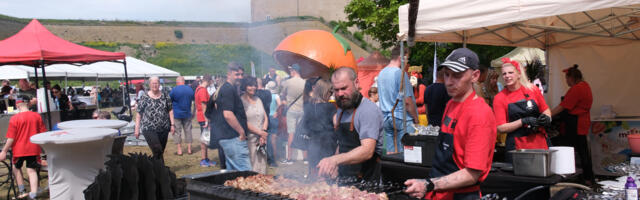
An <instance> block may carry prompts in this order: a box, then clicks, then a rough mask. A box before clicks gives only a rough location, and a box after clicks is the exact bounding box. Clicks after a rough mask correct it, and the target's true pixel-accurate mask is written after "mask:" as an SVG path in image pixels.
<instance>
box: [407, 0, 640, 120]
mask: <svg viewBox="0 0 640 200" xmlns="http://www.w3.org/2000/svg"><path fill="white" fill-rule="evenodd" d="M408 10H409V5H408V4H407V5H403V6H401V7H400V8H399V10H398V13H399V25H400V33H399V35H400V36H401V37H402V38H403V39H406V37H407V35H408V29H409V22H408ZM639 18H640V0H597V1H594V0H565V1H551V0H528V1H510V0H478V1H465V0H450V1H437V0H422V1H420V2H419V7H418V14H417V19H416V24H415V40H416V41H423V42H456V43H465V44H466V43H473V44H483V45H496V46H523V47H536V48H541V49H544V50H545V51H546V60H547V64H548V66H549V67H550V71H549V77H550V80H549V84H550V90H549V94H547V95H546V99H547V103H548V104H549V105H550V106H555V105H558V104H559V103H560V97H561V96H562V95H564V93H565V92H566V90H567V89H568V87H567V85H566V84H565V80H564V74H563V73H562V70H563V69H564V68H567V67H570V66H572V65H573V64H579V65H580V67H579V69H580V70H581V71H582V72H583V74H584V76H585V79H586V81H587V82H588V83H589V84H590V85H591V88H592V91H593V93H594V103H593V106H592V109H591V113H592V115H591V116H598V115H599V113H600V107H601V106H602V105H615V106H614V109H615V111H616V112H618V115H638V114H640V107H638V106H634V105H635V102H637V100H638V99H640V92H638V89H637V87H636V86H635V85H636V84H637V83H636V82H637V80H640V79H639V78H637V74H640V67H636V66H640V56H637V54H638V52H640V42H639V41H640V20H639ZM612 86H614V87H615V89H614V88H613V87H612Z"/></svg>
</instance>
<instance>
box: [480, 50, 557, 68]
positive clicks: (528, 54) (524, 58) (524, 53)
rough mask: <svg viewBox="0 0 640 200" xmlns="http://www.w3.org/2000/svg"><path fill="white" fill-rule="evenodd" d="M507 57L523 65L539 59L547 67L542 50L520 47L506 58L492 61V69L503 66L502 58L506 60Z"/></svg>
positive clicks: (506, 55)
mask: <svg viewBox="0 0 640 200" xmlns="http://www.w3.org/2000/svg"><path fill="white" fill-rule="evenodd" d="M505 57H506V58H511V60H515V61H518V62H519V63H520V64H522V65H524V64H525V63H527V62H530V61H532V60H534V59H539V60H540V62H542V64H543V65H546V62H545V61H546V60H545V56H544V51H543V50H542V49H538V48H527V47H518V48H515V49H513V50H512V51H511V52H509V53H507V54H505V55H504V56H502V57H500V58H496V59H494V60H492V61H491V67H500V66H502V58H505Z"/></svg>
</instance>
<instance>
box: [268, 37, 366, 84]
mask: <svg viewBox="0 0 640 200" xmlns="http://www.w3.org/2000/svg"><path fill="white" fill-rule="evenodd" d="M273 58H274V59H275V60H276V62H278V64H280V66H281V67H283V68H285V69H286V70H288V69H287V67H288V66H291V65H293V64H298V65H300V67H301V69H300V75H301V76H302V78H309V77H313V76H322V77H327V76H328V75H329V72H330V71H331V70H332V69H335V68H339V67H351V68H353V69H356V68H357V67H356V60H355V58H354V57H353V53H352V52H351V48H350V47H349V45H348V43H347V42H346V41H344V39H342V38H341V37H339V36H337V35H335V34H332V33H329V32H327V31H322V30H304V31H299V32H296V33H294V34H292V35H290V36H288V37H287V38H285V39H284V40H282V42H280V44H278V46H277V47H276V49H275V50H274V52H273Z"/></svg>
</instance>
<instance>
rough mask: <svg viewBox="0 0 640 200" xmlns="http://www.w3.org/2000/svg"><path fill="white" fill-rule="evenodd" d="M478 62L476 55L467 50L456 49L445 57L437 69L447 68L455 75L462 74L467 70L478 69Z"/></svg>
mask: <svg viewBox="0 0 640 200" xmlns="http://www.w3.org/2000/svg"><path fill="white" fill-rule="evenodd" d="M479 62H480V60H479V59H478V54H476V53H475V52H473V51H471V50H470V49H467V48H458V49H455V50H453V52H451V54H449V56H447V58H446V59H445V61H444V62H443V63H442V64H440V66H439V67H438V69H441V68H442V67H447V68H449V69H451V70H452V71H453V72H456V73H457V72H463V71H465V70H467V69H474V70H476V69H479V68H480V67H479V65H478V63H479Z"/></svg>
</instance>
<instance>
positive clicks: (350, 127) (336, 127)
mask: <svg viewBox="0 0 640 200" xmlns="http://www.w3.org/2000/svg"><path fill="white" fill-rule="evenodd" d="M357 110H358V108H354V109H353V113H352V114H351V122H350V123H349V131H353V119H355V117H356V111H357ZM342 113H344V110H342V111H340V114H339V115H338V124H340V121H342ZM333 128H334V129H338V125H334V126H333Z"/></svg>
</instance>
